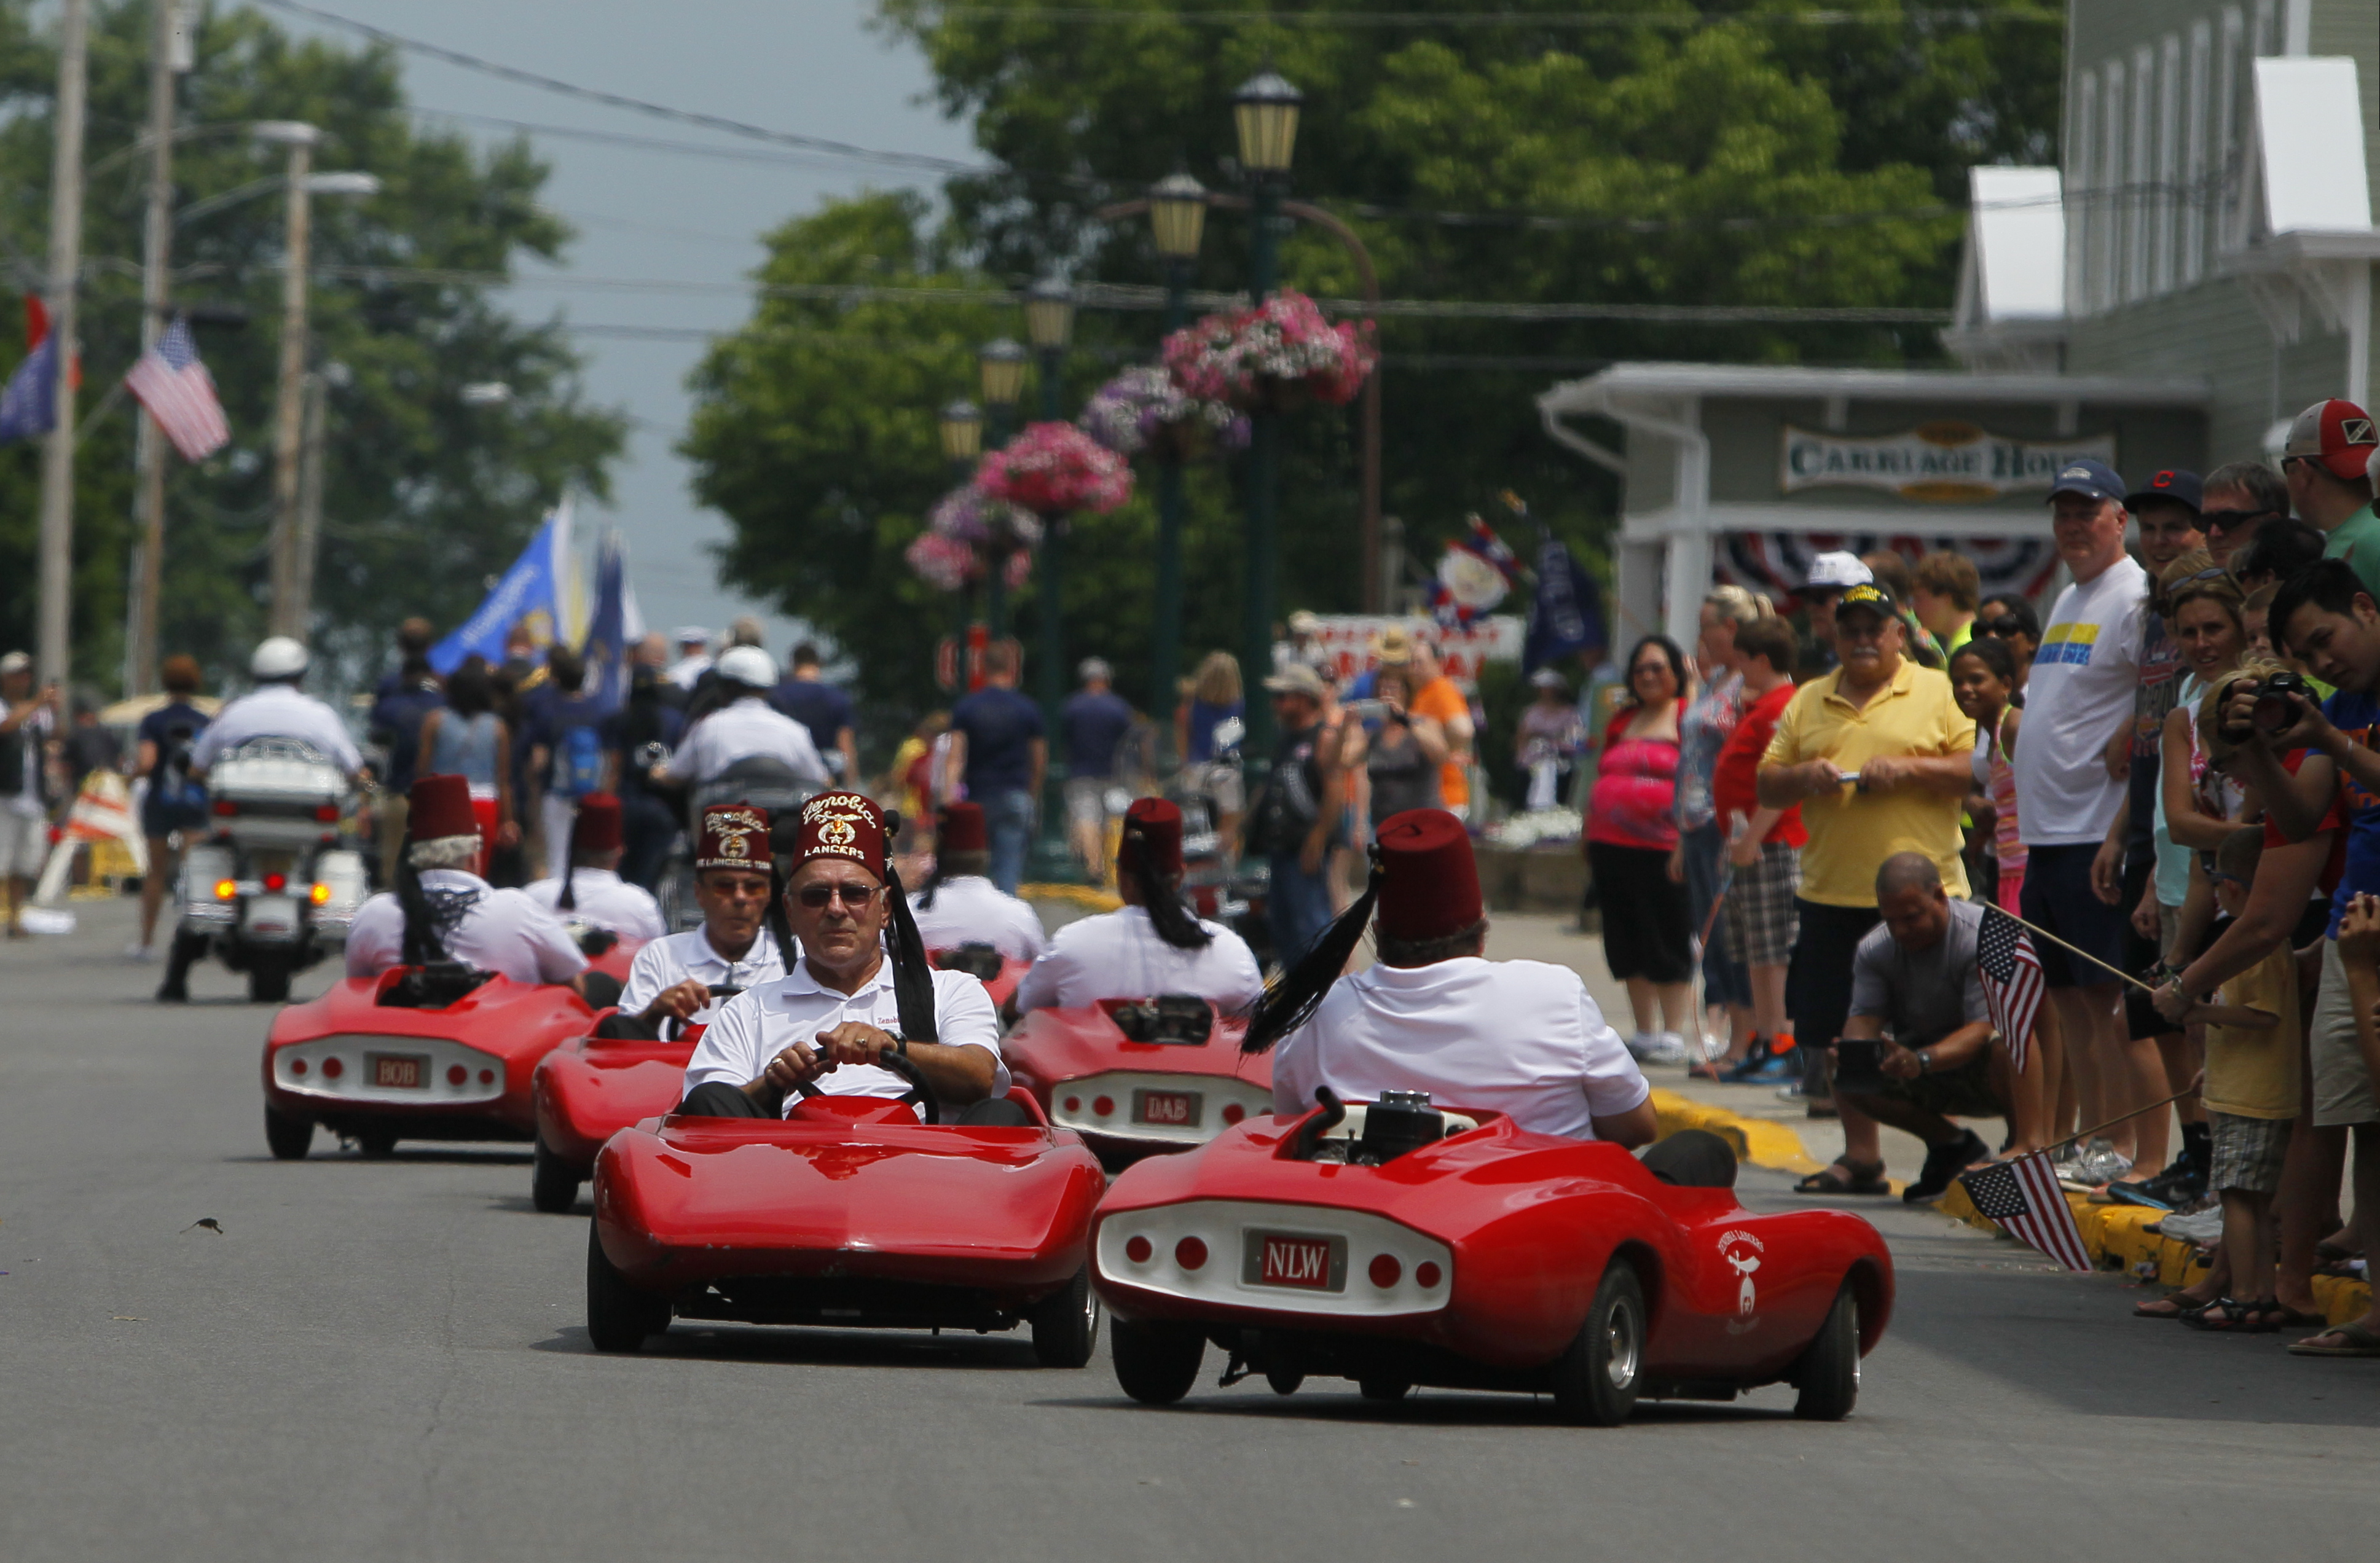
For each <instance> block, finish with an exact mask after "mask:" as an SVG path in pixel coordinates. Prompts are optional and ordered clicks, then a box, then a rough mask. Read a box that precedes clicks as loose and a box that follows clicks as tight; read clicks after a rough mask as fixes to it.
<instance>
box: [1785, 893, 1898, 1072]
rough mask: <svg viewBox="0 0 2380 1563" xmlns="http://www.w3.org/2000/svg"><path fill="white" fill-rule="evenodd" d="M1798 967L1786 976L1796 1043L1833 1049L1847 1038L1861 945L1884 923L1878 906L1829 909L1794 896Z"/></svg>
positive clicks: (1787, 1002) (1787, 1005)
mask: <svg viewBox="0 0 2380 1563" xmlns="http://www.w3.org/2000/svg"><path fill="white" fill-rule="evenodd" d="M1793 915H1794V917H1795V919H1796V923H1797V925H1798V926H1797V927H1796V928H1795V930H1794V934H1793V964H1792V967H1791V970H1789V971H1788V972H1787V973H1786V974H1785V1012H1786V1013H1788V1014H1790V1015H1791V1016H1792V1017H1793V1040H1794V1041H1795V1042H1796V1043H1798V1044H1800V1045H1801V1046H1802V1047H1804V1048H1828V1047H1831V1046H1833V1045H1834V1041H1835V1038H1837V1037H1839V1036H1841V1035H1842V1034H1843V1018H1844V1017H1845V1016H1846V1015H1849V1014H1850V1013H1851V1012H1852V957H1853V956H1854V955H1856V954H1858V952H1859V941H1860V940H1861V939H1864V938H1866V937H1867V932H1868V930H1869V929H1870V928H1873V927H1876V924H1878V923H1880V922H1882V921H1883V920H1884V919H1883V918H1882V917H1880V916H1878V915H1877V914H1876V908H1875V907H1873V906H1826V905H1821V904H1820V903H1817V902H1815V901H1808V900H1804V899H1803V898H1801V897H1798V896H1797V897H1795V898H1794V901H1793Z"/></svg>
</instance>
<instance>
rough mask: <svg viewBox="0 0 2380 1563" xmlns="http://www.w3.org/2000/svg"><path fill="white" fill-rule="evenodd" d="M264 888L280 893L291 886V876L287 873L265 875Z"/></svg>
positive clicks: (275, 893) (276, 893)
mask: <svg viewBox="0 0 2380 1563" xmlns="http://www.w3.org/2000/svg"><path fill="white" fill-rule="evenodd" d="M264 888H265V889H266V890H267V891H271V892H272V893H273V894H274V895H279V894H280V893H281V892H282V891H285V890H287V889H288V888H289V876H288V875H286V874H267V875H266V876H264Z"/></svg>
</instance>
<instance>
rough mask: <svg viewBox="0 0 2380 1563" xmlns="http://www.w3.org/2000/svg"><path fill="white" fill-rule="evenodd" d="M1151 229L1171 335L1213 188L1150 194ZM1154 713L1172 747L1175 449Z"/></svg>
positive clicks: (1168, 467) (1168, 473) (1161, 557)
mask: <svg viewBox="0 0 2380 1563" xmlns="http://www.w3.org/2000/svg"><path fill="white" fill-rule="evenodd" d="M1148 227H1149V233H1150V235H1151V236H1152V237H1154V238H1155V240H1156V241H1157V253H1158V255H1159V257H1160V259H1162V260H1163V261H1164V262H1165V333H1166V334H1167V335H1169V336H1170V335H1172V333H1175V332H1177V331H1179V330H1181V329H1182V328H1183V327H1184V326H1185V325H1187V324H1189V322H1190V277H1191V273H1192V269H1193V268H1194V267H1196V265H1197V263H1198V243H1199V240H1200V239H1202V238H1204V237H1205V236H1206V233H1207V187H1206V186H1204V185H1202V184H1200V183H1199V182H1198V181H1197V180H1196V179H1194V178H1192V177H1191V176H1189V175H1187V174H1173V175H1169V176H1166V177H1165V178H1162V179H1160V180H1159V181H1158V182H1157V183H1156V184H1154V185H1152V186H1150V187H1149V189H1148ZM1148 650H1149V678H1148V685H1149V697H1148V713H1149V715H1150V717H1152V718H1153V719H1154V720H1155V721H1156V722H1157V730H1158V733H1160V743H1162V744H1165V745H1167V746H1168V747H1170V746H1171V743H1172V733H1173V723H1172V721H1169V720H1168V717H1169V716H1170V714H1171V713H1172V709H1173V684H1174V680H1175V679H1177V678H1178V677H1180V676H1181V672H1182V456H1181V453H1180V452H1179V451H1177V450H1174V449H1172V448H1171V447H1169V448H1168V449H1167V451H1166V452H1165V454H1164V455H1163V457H1162V458H1161V459H1160V461H1159V462H1158V466H1157V613H1156V622H1155V623H1154V624H1153V625H1152V626H1151V634H1150V636H1149V648H1148Z"/></svg>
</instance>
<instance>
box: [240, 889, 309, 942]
mask: <svg viewBox="0 0 2380 1563" xmlns="http://www.w3.org/2000/svg"><path fill="white" fill-rule="evenodd" d="M243 927H245V928H246V929H247V931H248V932H249V933H252V934H257V935H260V936H262V937H266V938H272V939H287V938H289V937H291V936H292V935H294V934H296V933H297V902H296V901H295V900H294V899H292V898H291V897H289V896H285V895H259V896H251V897H249V903H248V915H247V918H246V920H245V922H244V924H243Z"/></svg>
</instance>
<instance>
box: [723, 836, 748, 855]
mask: <svg viewBox="0 0 2380 1563" xmlns="http://www.w3.org/2000/svg"><path fill="white" fill-rule="evenodd" d="M719 855H720V856H722V857H749V856H751V855H752V848H751V846H750V845H749V844H748V843H747V841H746V840H745V835H744V832H743V831H741V830H737V831H735V832H734V833H733V834H730V835H722V836H721V837H720V838H719Z"/></svg>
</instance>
